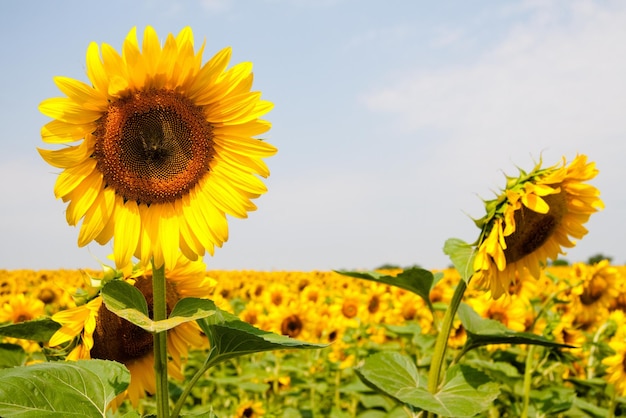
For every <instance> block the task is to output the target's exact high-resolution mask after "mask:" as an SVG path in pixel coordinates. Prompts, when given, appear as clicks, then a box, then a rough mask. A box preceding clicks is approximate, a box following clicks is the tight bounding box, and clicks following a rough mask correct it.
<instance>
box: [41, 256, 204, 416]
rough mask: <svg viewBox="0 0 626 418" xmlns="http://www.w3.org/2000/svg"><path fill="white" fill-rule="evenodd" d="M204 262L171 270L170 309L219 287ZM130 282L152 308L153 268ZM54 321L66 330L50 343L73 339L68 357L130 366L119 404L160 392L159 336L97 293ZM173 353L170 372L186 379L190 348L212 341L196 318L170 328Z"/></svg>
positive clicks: (169, 347)
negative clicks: (108, 304)
mask: <svg viewBox="0 0 626 418" xmlns="http://www.w3.org/2000/svg"><path fill="white" fill-rule="evenodd" d="M205 271H206V265H205V264H204V263H203V262H202V261H199V260H198V261H194V262H192V261H189V260H188V259H187V258H185V257H183V256H181V257H179V259H178V262H177V264H176V265H175V267H174V268H173V269H172V270H169V269H167V270H166V272H165V274H166V277H167V297H166V299H167V307H168V311H169V310H171V309H172V308H173V307H174V305H175V304H176V302H178V300H180V299H181V298H183V297H207V296H209V295H210V292H211V291H212V289H213V288H214V286H215V283H214V280H213V279H211V278H209V277H207V276H206V273H205ZM124 280H126V281H127V282H129V283H131V284H133V285H134V286H135V287H136V288H137V289H139V290H140V291H141V292H142V293H143V294H144V296H145V297H146V300H147V302H148V305H149V306H150V305H151V303H152V271H151V270H150V269H145V270H142V269H138V270H136V271H135V272H133V274H132V275H130V276H127V277H125V279H124ZM52 319H53V320H54V321H56V322H58V323H60V324H61V328H60V329H59V330H58V331H57V332H56V333H55V334H54V335H53V336H52V338H51V339H50V341H49V345H50V346H57V345H61V344H64V343H67V342H71V344H70V345H69V347H70V348H72V350H71V352H70V353H69V354H68V356H67V358H66V359H67V360H78V359H89V358H98V359H105V360H115V361H117V362H120V363H122V364H124V365H125V366H126V367H127V368H128V370H129V371H130V374H131V379H130V385H129V387H128V389H127V390H126V391H125V392H124V393H122V394H121V395H119V396H118V398H117V400H116V401H115V402H114V404H115V405H118V404H119V403H120V402H121V401H123V400H124V399H125V398H128V399H130V401H131V403H132V404H133V406H135V407H136V406H137V405H138V403H139V399H140V398H142V397H143V396H145V394H146V393H149V394H153V393H155V390H156V387H155V376H154V353H153V336H152V334H150V333H148V332H146V331H144V330H143V329H141V328H139V327H137V326H135V325H133V324H131V323H130V322H128V321H126V320H125V319H122V318H120V317H118V316H117V315H116V314H114V313H112V312H111V311H109V310H108V309H107V308H106V306H105V305H104V304H103V303H102V296H96V297H95V298H93V299H92V300H90V301H89V302H88V303H86V304H84V305H81V306H77V307H75V308H72V309H68V310H65V311H61V312H58V313H57V314H55V315H53V316H52ZM167 334H168V339H167V352H168V353H169V355H170V359H171V361H170V363H168V373H169V374H170V375H171V376H173V377H174V378H177V379H179V380H182V379H183V374H182V361H183V359H184V358H186V356H187V353H188V350H189V348H190V347H198V348H202V347H204V346H206V344H207V343H208V342H207V341H206V338H204V337H203V336H202V334H201V331H200V328H199V327H198V325H197V324H196V323H195V322H193V321H192V322H186V323H183V324H181V325H179V326H177V327H175V328H172V329H170V330H169V331H168V332H167Z"/></svg>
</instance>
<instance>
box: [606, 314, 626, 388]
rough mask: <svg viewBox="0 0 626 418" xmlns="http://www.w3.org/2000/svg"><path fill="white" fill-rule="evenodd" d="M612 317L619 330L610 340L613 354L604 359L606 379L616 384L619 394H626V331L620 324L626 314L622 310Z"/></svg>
mask: <svg viewBox="0 0 626 418" xmlns="http://www.w3.org/2000/svg"><path fill="white" fill-rule="evenodd" d="M611 319H612V320H613V321H615V322H616V324H617V325H618V328H617V332H616V333H615V335H613V337H611V339H610V340H609V347H611V349H612V350H613V353H614V354H613V355H611V356H608V357H605V358H604V359H602V363H603V364H604V365H605V366H607V369H606V374H605V379H606V380H607V381H608V382H609V383H612V384H614V385H615V389H616V391H617V394H618V396H626V332H624V331H623V328H622V327H619V325H621V324H623V323H624V319H625V317H624V314H623V312H621V311H615V312H613V313H612V317H611Z"/></svg>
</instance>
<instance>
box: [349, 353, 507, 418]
mask: <svg viewBox="0 0 626 418" xmlns="http://www.w3.org/2000/svg"><path fill="white" fill-rule="evenodd" d="M356 372H357V374H358V376H359V377H360V378H361V379H362V380H363V381H364V382H365V383H366V384H368V385H369V386H370V387H372V388H374V389H376V390H378V391H380V392H382V393H384V394H386V395H388V396H390V397H392V398H394V399H396V400H397V401H399V402H401V403H404V404H406V405H409V406H411V407H413V408H415V409H417V410H424V411H429V412H433V413H435V414H438V415H441V416H445V417H459V418H460V417H472V416H474V415H476V414H478V413H480V412H482V411H485V410H486V409H487V408H488V407H489V405H491V404H492V402H493V400H494V399H495V398H496V397H497V396H498V394H499V389H498V384H497V383H496V382H491V381H490V380H489V378H488V377H487V376H486V375H485V374H484V373H482V372H480V371H478V370H476V369H473V368H471V367H469V366H463V365H456V366H454V367H452V368H450V369H449V370H448V372H447V373H446V377H445V381H444V384H443V387H442V388H441V389H440V390H439V391H438V392H437V393H431V392H429V391H428V390H427V389H426V387H425V386H426V379H425V378H424V377H423V376H421V375H420V374H419V371H418V370H417V367H416V366H415V364H414V363H413V361H412V359H411V358H409V357H407V356H405V355H402V354H399V353H394V352H383V353H377V354H374V355H373V356H370V357H368V358H367V359H366V360H365V363H364V365H363V366H362V367H360V368H358V369H356Z"/></svg>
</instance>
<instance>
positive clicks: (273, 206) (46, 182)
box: [0, 0, 626, 270]
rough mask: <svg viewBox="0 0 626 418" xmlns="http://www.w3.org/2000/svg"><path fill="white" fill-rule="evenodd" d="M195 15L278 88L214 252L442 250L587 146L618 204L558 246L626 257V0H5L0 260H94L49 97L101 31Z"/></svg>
mask: <svg viewBox="0 0 626 418" xmlns="http://www.w3.org/2000/svg"><path fill="white" fill-rule="evenodd" d="M146 25H152V26H154V27H155V29H156V30H157V33H159V35H160V37H161V38H162V39H164V38H165V36H166V34H167V33H168V32H174V33H177V32H178V31H179V30H180V29H181V28H182V27H184V26H187V25H188V26H191V27H192V29H193V31H194V34H195V37H196V42H197V43H198V44H199V43H200V42H201V41H202V40H203V39H206V48H205V59H207V60H208V59H209V58H210V56H211V55H212V54H213V53H215V52H217V51H219V50H220V49H221V48H223V47H224V46H227V45H230V46H232V47H233V59H232V63H233V64H234V63H237V62H241V61H252V62H253V63H254V72H255V86H254V87H255V89H258V90H261V91H262V92H263V97H264V98H265V99H268V100H271V101H273V102H274V103H275V108H274V110H272V112H271V113H269V114H268V116H267V119H268V120H270V121H271V122H272V123H273V128H272V130H271V131H270V132H269V134H268V135H267V140H268V141H269V142H271V143H272V144H274V145H276V146H277V147H278V148H279V153H278V154H277V155H276V156H275V157H272V158H270V159H269V160H268V165H269V167H270V169H271V171H272V174H271V176H270V178H269V179H268V180H267V185H268V188H269V192H268V193H267V194H266V195H264V196H262V197H261V198H260V199H258V200H257V202H256V203H257V205H258V210H257V211H256V212H253V213H251V214H250V217H249V218H248V219H246V220H238V219H232V220H231V221H230V239H229V241H228V242H227V243H226V244H225V245H224V247H223V248H221V249H217V251H216V253H215V256H214V257H207V258H206V260H205V261H206V262H207V265H208V267H209V268H210V269H256V270H329V269H341V268H374V267H376V266H378V265H380V264H383V263H394V264H399V265H403V266H406V265H412V264H419V265H422V266H424V267H427V268H443V267H445V266H447V265H448V264H449V262H448V260H447V258H446V257H445V256H444V254H443V252H442V249H441V248H442V246H443V244H444V242H445V240H446V239H447V238H450V237H458V238H461V239H464V240H466V241H473V240H474V239H476V237H477V234H478V229H476V227H475V226H474V224H473V222H472V220H471V218H470V217H480V216H482V214H483V206H482V201H481V198H491V197H492V196H493V191H494V190H498V189H500V187H502V186H503V184H504V176H503V174H504V173H507V174H514V173H515V172H516V167H517V166H519V167H523V168H527V169H530V168H532V166H533V165H534V162H535V161H536V160H538V159H539V158H540V157H541V156H542V157H543V160H544V162H545V163H546V164H549V165H551V164H555V163H557V162H559V161H560V159H561V157H562V156H565V157H567V159H568V161H569V160H571V159H572V158H574V157H575V156H576V154H577V153H583V154H587V155H589V158H590V159H591V160H594V161H596V162H597V165H598V168H599V169H600V174H599V176H598V177H597V179H595V180H594V181H593V184H594V185H596V186H597V187H599V188H600V190H601V193H602V198H603V200H604V202H605V205H606V209H605V210H604V211H602V212H600V213H598V214H596V215H594V216H592V218H591V220H590V222H589V223H588V224H587V226H588V229H589V231H590V232H589V234H588V235H587V236H586V237H585V238H584V239H583V240H581V241H580V242H579V244H578V245H577V247H576V248H574V249H572V250H570V251H568V254H567V255H566V256H565V258H567V259H568V260H570V261H583V260H586V259H587V258H588V257H589V256H590V255H593V254H596V253H598V252H601V253H604V254H607V255H610V256H612V257H614V261H615V262H616V263H620V264H622V263H624V262H626V245H624V244H623V239H624V236H626V222H625V221H624V215H626V198H625V197H624V195H625V194H624V192H623V189H624V180H625V179H626V165H625V164H624V162H623V160H624V155H626V141H625V139H626V117H625V116H624V115H625V110H626V2H623V1H621V0H614V1H576V0H563V1H558V0H554V1H552V0H545V1H543V0H535V1H508V2H501V1H477V2H466V1H440V2H426V1H403V2H400V1H390V2H382V1H363V0H254V1H253V0H248V1H244V0H241V1H236V0H208V1H191V0H190V1H171V0H167V1H165V0H163V1H161V0H159V1H147V0H146V1H132V2H128V1H121V0H113V1H107V2H91V1H64V2H41V1H22V0H19V1H18V0H5V1H2V2H0V35H1V37H2V39H3V42H2V43H0V56H2V66H1V67H0V74H1V75H2V77H0V83H1V84H2V85H1V88H2V93H1V94H0V144H1V145H2V153H0V178H1V179H2V180H1V182H0V196H2V197H1V198H0V268H6V269H14V268H33V269H40V268H98V265H99V264H98V260H103V259H104V258H105V257H106V255H107V254H108V253H110V251H111V248H110V247H109V246H104V247H101V246H99V245H98V244H95V243H94V244H91V245H89V246H88V247H86V248H78V247H77V246H76V238H77V234H78V230H77V229H76V228H74V227H70V226H68V225H67V224H66V223H65V216H64V210H65V205H64V204H63V203H62V202H61V201H57V200H55V198H54V195H53V192H52V189H53V184H54V181H55V179H56V173H57V172H56V171H55V169H54V168H52V167H49V166H47V165H46V163H45V162H43V161H42V160H41V158H40V157H39V155H38V153H37V152H36V147H38V146H42V145H43V144H42V142H41V137H40V134H39V130H40V128H41V126H42V125H43V124H44V123H46V122H47V120H48V119H47V118H46V117H45V116H43V115H41V114H40V113H39V112H38V110H37V106H38V104H39V103H40V102H41V101H42V100H44V99H46V98H48V97H54V96H59V95H60V92H59V91H58V90H57V88H56V86H55V85H54V83H53V81H52V78H53V77H54V76H57V75H63V76H68V77H73V78H77V79H80V80H83V81H87V77H86V75H85V64H84V63H85V51H86V49H87V45H88V44H89V42H91V41H96V42H98V43H102V42H106V43H108V44H110V45H112V46H114V47H115V48H116V49H118V50H119V49H120V47H121V45H122V41H123V39H124V37H125V36H126V34H127V32H128V31H129V29H130V28H131V27H133V26H137V28H138V31H139V32H142V31H143V29H144V27H145V26H146Z"/></svg>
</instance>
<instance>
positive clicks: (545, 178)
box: [474, 155, 603, 299]
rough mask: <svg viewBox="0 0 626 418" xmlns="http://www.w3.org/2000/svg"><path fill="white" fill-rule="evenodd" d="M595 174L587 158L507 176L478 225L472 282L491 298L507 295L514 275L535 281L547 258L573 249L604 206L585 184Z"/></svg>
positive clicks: (594, 189)
mask: <svg viewBox="0 0 626 418" xmlns="http://www.w3.org/2000/svg"><path fill="white" fill-rule="evenodd" d="M597 173H598V170H597V169H596V168H595V164H594V163H587V157H586V156H584V155H579V156H577V157H576V158H575V159H574V161H572V162H571V163H570V164H569V165H566V162H565V159H564V160H563V164H562V165H561V166H552V167H549V168H543V169H542V168H541V164H538V165H537V166H536V167H535V168H534V169H533V170H532V171H531V172H530V173H526V172H524V171H522V170H520V174H519V176H518V177H509V178H508V179H507V186H506V188H505V189H504V191H503V192H502V193H501V194H500V195H499V196H498V197H497V198H496V199H494V200H491V201H487V202H486V203H485V205H486V209H487V214H486V215H485V216H484V217H483V218H481V219H479V220H478V221H477V222H476V223H477V225H478V226H479V227H480V228H481V229H482V233H481V237H480V238H479V241H478V249H477V253H476V257H475V259H474V270H475V273H474V280H476V282H477V285H478V286H479V287H481V288H486V289H489V290H490V291H491V295H492V296H493V297H494V298H496V299H497V298H499V297H500V296H501V295H502V294H503V293H505V292H508V290H509V286H510V285H511V282H512V281H514V280H515V273H516V272H517V271H520V270H527V271H529V272H530V273H531V274H532V275H533V276H534V277H535V278H539V275H540V271H541V266H542V264H545V263H546V260H547V259H548V258H550V259H553V260H554V259H556V258H557V257H558V255H559V254H564V253H563V250H562V248H563V247H566V248H569V247H573V246H574V242H572V241H571V240H570V237H573V238H576V239H580V238H582V237H583V236H584V235H585V234H586V233H587V230H586V229H585V227H583V224H584V223H585V222H587V220H588V219H589V217H590V216H591V214H592V213H594V212H596V211H597V210H598V209H600V208H602V207H603V203H602V201H601V200H600V198H599V197H598V196H599V191H598V189H596V188H595V187H593V186H591V185H589V184H586V183H585V182H586V181H588V180H591V179H592V178H594V177H595V176H596V175H597Z"/></svg>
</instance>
